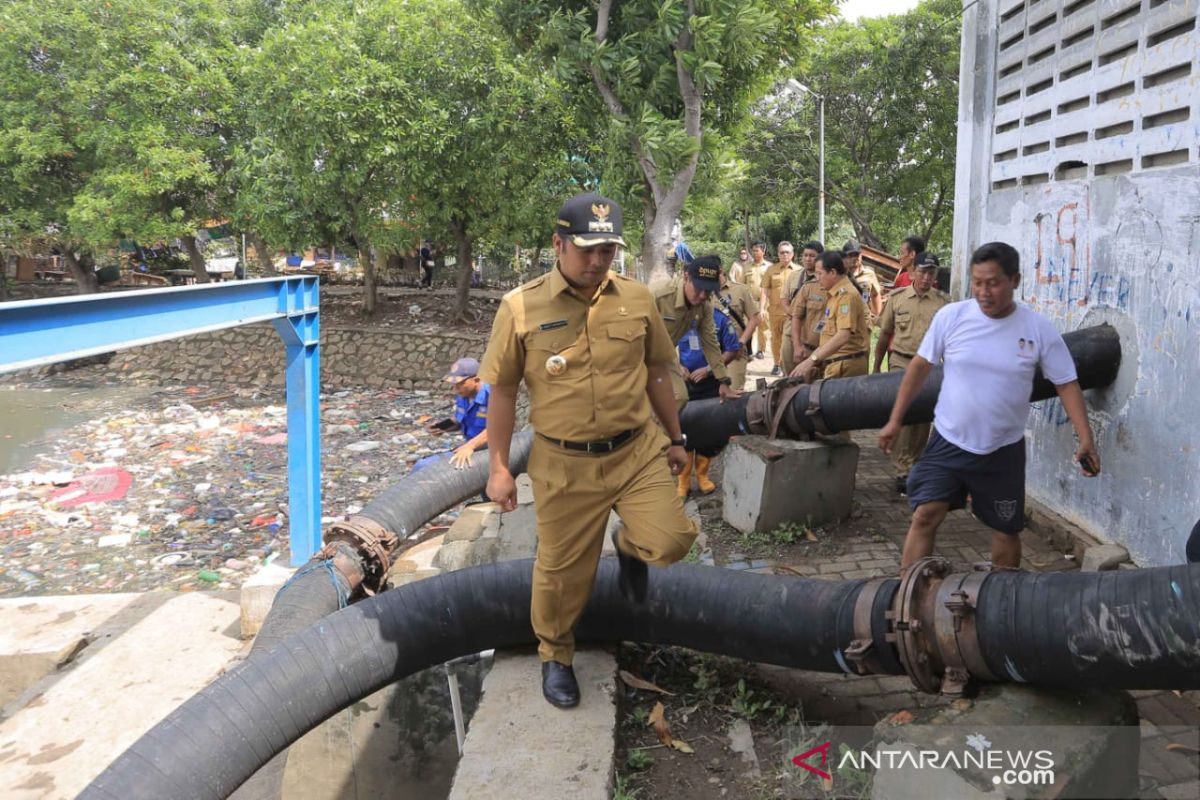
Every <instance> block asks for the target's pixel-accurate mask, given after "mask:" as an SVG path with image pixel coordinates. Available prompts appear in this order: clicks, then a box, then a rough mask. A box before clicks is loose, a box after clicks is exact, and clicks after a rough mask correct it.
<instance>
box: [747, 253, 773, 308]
mask: <svg viewBox="0 0 1200 800" xmlns="http://www.w3.org/2000/svg"><path fill="white" fill-rule="evenodd" d="M770 266H771V262H770V261H767V260H766V259H765V258H764V259H763V262H762V263H761V264H755V263H754V262H753V261H751V262H750V263H749V264H747V265H746V271H745V276H746V285H747V286H749V287H750V291H752V292H754V297H755V298H758V296H759V295H760V294H761V293H762V278H763V273H764V272H766V271H767V269H768V268H770Z"/></svg>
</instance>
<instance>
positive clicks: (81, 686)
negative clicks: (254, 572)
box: [0, 592, 247, 800]
mask: <svg viewBox="0 0 1200 800" xmlns="http://www.w3.org/2000/svg"><path fill="white" fill-rule="evenodd" d="M239 628H240V626H239V607H238V602H237V595H236V593H220V594H218V593H200V592H195V593H185V594H176V593H167V592H155V593H150V594H144V595H88V596H76V597H38V598H14V599H9V600H3V601H0V631H2V632H3V633H0V685H8V684H9V681H10V678H11V679H12V680H14V681H15V680H23V681H25V687H24V688H23V689H22V691H20V692H19V693H18V696H17V697H16V698H15V699H13V700H12V701H11V702H9V704H8V705H6V706H5V709H4V713H5V717H4V719H3V721H0V796H2V797H4V798H6V800H34V799H35V798H37V800H51V799H52V798H72V797H75V796H76V795H77V794H78V793H79V792H80V791H82V789H83V788H84V787H85V786H86V785H87V784H88V782H89V781H91V780H92V779H93V778H94V777H96V775H98V774H99V773H100V772H101V771H102V770H103V769H104V768H105V767H106V766H108V764H109V763H110V762H111V761H112V759H113V758H115V757H116V756H117V755H118V754H120V753H121V752H122V751H124V750H125V749H126V748H127V747H128V746H129V745H130V744H132V743H133V742H134V740H136V739H137V738H138V737H139V736H141V735H142V734H143V733H145V732H146V731H147V730H148V729H149V728H151V727H152V726H153V725H155V724H156V723H158V722H159V721H160V720H162V719H163V717H165V716H166V715H167V714H168V713H169V712H170V711H172V710H173V709H174V708H175V707H176V706H178V705H179V704H180V703H182V702H183V701H184V700H186V699H187V698H189V697H190V696H192V695H193V694H195V693H196V692H197V691H199V690H200V689H201V688H203V687H204V686H206V685H208V683H210V682H211V681H212V680H213V679H214V678H215V677H217V676H218V675H219V674H221V672H222V671H223V670H225V669H227V668H228V667H229V666H231V665H232V664H233V663H234V662H235V661H236V660H237V659H238V658H239V656H241V655H242V654H243V653H244V651H245V650H246V649H247V645H246V643H244V642H243V641H242V640H241V639H240V637H239ZM81 641H83V642H86V644H85V645H84V646H82V648H81V649H80V645H79V643H80V642H81ZM71 651H76V652H75V653H74V657H73V658H70V657H68V658H65V660H64V659H60V660H59V661H58V662H56V661H54V658H57V657H58V656H60V655H62V654H70V653H71ZM51 653H53V654H55V656H54V658H52V657H50V656H49V655H48V654H51ZM38 659H40V663H41V665H42V666H41V668H39V669H41V672H40V674H31V673H30V672H29V671H28V668H29V666H30V664H31V661H32V660H38ZM60 664H61V665H60ZM14 665H24V667H25V672H23V673H22V675H23V677H18V676H17V675H16V673H15V672H14V673H13V674H12V675H11V676H10V674H9V672H8V671H7V670H8V668H9V667H10V666H14ZM16 668H18V667H16V666H14V669H16ZM35 672H37V670H36V669H35ZM31 678H32V681H31V680H30V679H31Z"/></svg>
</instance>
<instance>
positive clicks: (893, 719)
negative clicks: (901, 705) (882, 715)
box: [887, 711, 916, 725]
mask: <svg viewBox="0 0 1200 800" xmlns="http://www.w3.org/2000/svg"><path fill="white" fill-rule="evenodd" d="M914 719H916V716H914V715H913V713H912V712H911V711H897V712H896V713H895V714H892V715H891V716H890V717H888V719H887V721H888V724H889V725H907V724H908V723H910V722H912V721H913V720H914Z"/></svg>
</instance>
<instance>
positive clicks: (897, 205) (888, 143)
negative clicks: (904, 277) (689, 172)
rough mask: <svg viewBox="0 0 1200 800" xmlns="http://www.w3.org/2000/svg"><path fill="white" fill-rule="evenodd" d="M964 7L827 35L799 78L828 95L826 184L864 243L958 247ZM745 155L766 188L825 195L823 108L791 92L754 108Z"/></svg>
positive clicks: (942, 4) (918, 11) (841, 27)
mask: <svg viewBox="0 0 1200 800" xmlns="http://www.w3.org/2000/svg"><path fill="white" fill-rule="evenodd" d="M960 14H961V4H960V3H958V2H957V1H956V0H925V2H922V3H921V4H919V5H918V6H917V7H916V8H915V9H914V10H913V11H911V12H909V13H907V14H903V15H895V16H889V17H881V18H875V19H865V20H860V21H858V22H853V23H851V22H839V23H836V24H832V25H829V26H827V27H826V28H824V29H822V31H821V32H820V34H819V35H818V36H817V37H816V40H815V42H814V44H813V48H812V50H811V52H810V54H809V55H810V57H809V63H808V66H807V67H806V68H804V69H803V70H802V71H801V72H800V73H799V74H798V77H799V78H800V80H801V81H802V82H803V83H804V84H805V85H807V86H808V87H810V88H811V89H812V90H813V91H815V92H817V93H819V94H821V95H823V96H824V97H825V125H826V132H825V147H826V160H825V184H826V186H825V188H826V196H827V198H828V199H829V201H830V203H831V205H832V206H834V207H835V208H840V210H841V212H842V213H844V215H845V217H846V218H847V219H848V221H849V223H850V225H851V226H852V227H853V230H854V232H855V235H856V236H857V238H859V239H860V240H861V241H862V242H863V243H864V244H867V245H870V246H872V247H878V248H882V249H885V250H886V249H891V250H895V249H896V247H897V246H898V244H899V240H900V239H901V238H903V237H904V236H905V235H907V234H910V233H916V234H919V235H921V236H924V237H925V238H926V239H927V240H930V241H938V240H940V241H943V242H946V241H948V238H949V230H950V227H951V215H952V213H953V203H954V159H955V145H956V136H957V124H956V120H957V112H958V51H959V33H960V23H959V15H960ZM756 113H757V117H758V121H759V124H757V125H755V126H754V127H753V128H752V130H751V131H750V133H749V136H748V137H747V140H746V142H745V144H744V146H743V148H742V156H743V157H744V158H745V159H746V160H747V162H749V164H750V165H751V166H750V170H749V175H750V178H749V179H750V182H751V183H752V184H753V185H756V186H759V187H761V188H762V190H763V191H764V192H766V193H769V194H771V195H774V196H783V197H789V196H790V197H802V198H805V202H806V203H810V204H811V203H812V201H813V199H814V198H815V197H816V193H817V175H818V169H817V165H818V152H819V150H818V136H817V132H818V126H817V103H816V100H815V99H814V98H812V97H811V96H809V95H802V94H799V93H795V94H793V93H791V92H790V91H788V90H787V89H786V88H784V87H783V86H781V87H779V90H778V91H777V92H775V93H773V94H771V95H768V96H767V97H766V98H764V99H763V100H762V101H760V103H759V104H758V106H757V107H756Z"/></svg>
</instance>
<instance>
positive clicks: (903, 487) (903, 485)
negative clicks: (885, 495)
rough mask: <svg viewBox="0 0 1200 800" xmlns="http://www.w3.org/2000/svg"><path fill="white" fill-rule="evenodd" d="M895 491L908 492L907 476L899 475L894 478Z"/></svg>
mask: <svg viewBox="0 0 1200 800" xmlns="http://www.w3.org/2000/svg"><path fill="white" fill-rule="evenodd" d="M896 492H897V493H899V494H905V495H906V494H908V476H907V475H901V476H899V477H897V478H896Z"/></svg>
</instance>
